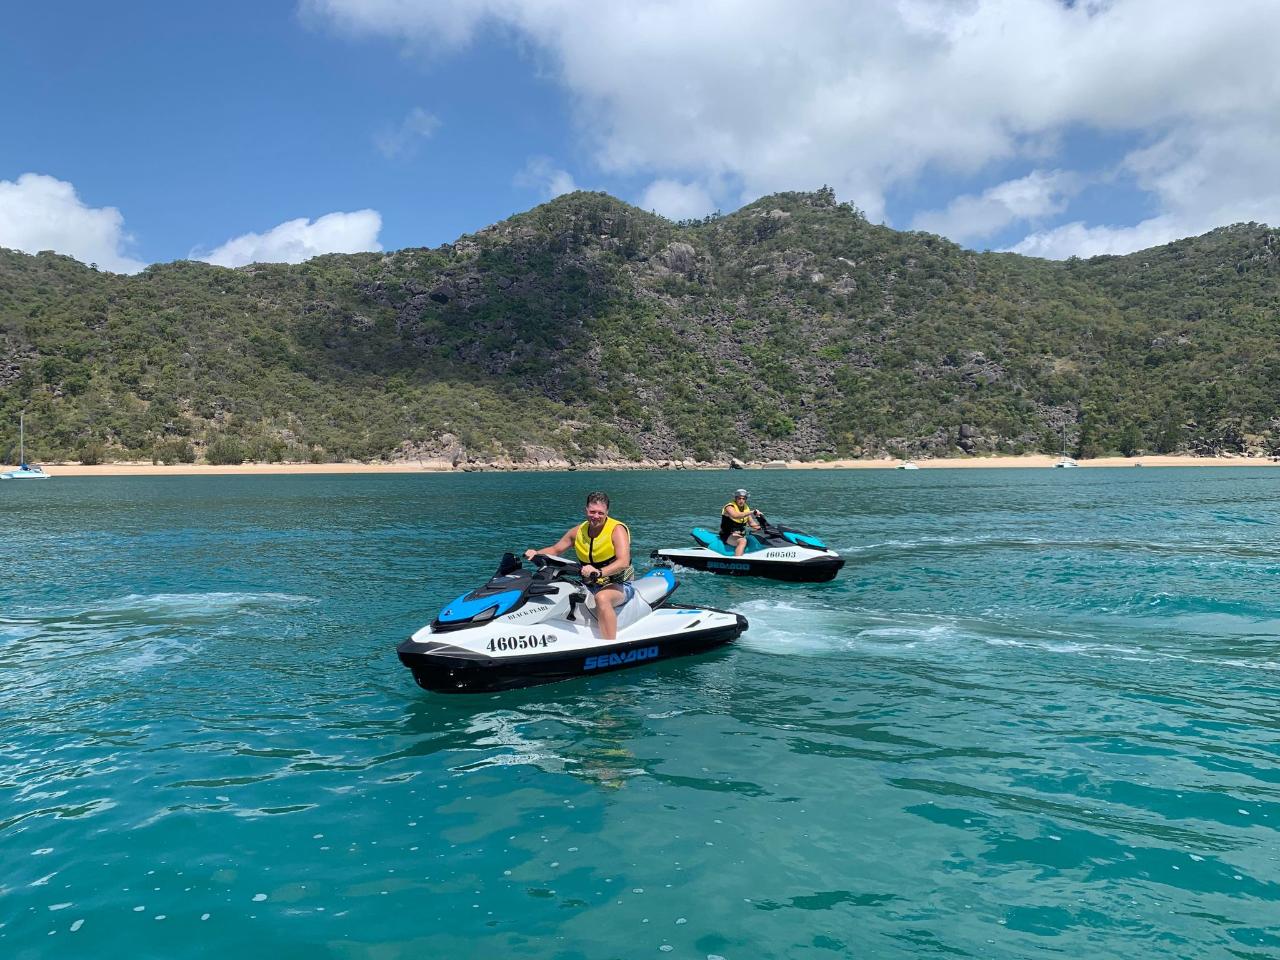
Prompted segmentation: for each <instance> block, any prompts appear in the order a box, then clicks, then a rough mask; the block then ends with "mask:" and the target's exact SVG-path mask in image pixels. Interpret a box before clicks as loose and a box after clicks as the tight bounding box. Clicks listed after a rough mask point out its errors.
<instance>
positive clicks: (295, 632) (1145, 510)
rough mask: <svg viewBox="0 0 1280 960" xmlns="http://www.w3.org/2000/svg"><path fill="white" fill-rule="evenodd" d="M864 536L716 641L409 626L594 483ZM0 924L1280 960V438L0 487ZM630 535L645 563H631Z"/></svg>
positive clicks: (149, 943)
mask: <svg viewBox="0 0 1280 960" xmlns="http://www.w3.org/2000/svg"><path fill="white" fill-rule="evenodd" d="M744 480H745V482H746V483H747V485H748V486H749V487H750V488H751V491H752V501H753V505H756V506H759V507H761V508H762V509H764V510H765V511H766V513H768V514H769V515H770V516H771V518H772V519H775V520H779V521H782V522H786V523H788V525H791V526H795V527H798V528H800V529H805V530H808V531H810V532H813V533H818V534H820V535H822V536H824V538H826V539H827V541H828V542H829V543H830V544H831V545H832V546H834V547H835V548H836V549H838V550H840V551H841V552H843V553H845V554H846V555H847V556H848V557H849V561H850V562H849V565H848V566H846V568H845V570H844V572H843V573H842V575H841V577H840V578H839V579H838V580H837V581H836V582H834V583H831V584H819V585H792V584H774V583H770V582H768V581H754V580H726V579H721V578H717V577H714V576H712V575H710V574H700V573H684V574H682V575H681V579H682V586H681V588H680V592H679V594H678V597H679V599H681V600H683V601H685V602H696V603H706V604H711V605H715V606H720V607H724V608H728V609H733V610H737V611H739V612H742V613H745V614H746V615H747V617H748V618H749V619H750V622H751V627H750V630H749V631H748V632H747V633H746V634H745V635H744V636H743V638H742V639H741V641H739V642H738V643H737V644H735V645H732V646H730V647H728V648H725V649H724V650H722V651H718V652H715V653H712V654H709V655H705V656H701V657H693V658H685V659H681V660H675V661H671V662H667V663H661V664H656V665H653V666H650V667H647V668H638V669H635V670H630V671H623V672H619V673H616V674H611V675H608V676H602V677H595V678H591V679H588V680H579V681H572V682H569V683H564V684H557V685H552V686H545V687H537V688H532V689H529V690H523V691H514V692H509V693H504V694H498V695H480V696H470V697H443V696H438V695H432V694H427V693H424V692H423V691H420V690H418V689H417V688H416V687H415V686H414V685H413V683H412V681H411V678H410V676H409V673H408V671H407V670H405V669H404V668H403V667H401V666H400V664H399V663H398V662H397V660H396V658H395V654H394V647H395V644H396V643H397V642H398V641H399V640H400V639H401V638H403V637H404V636H405V635H407V634H408V633H409V632H411V631H412V630H413V629H415V628H417V627H418V626H420V625H422V624H423V623H425V622H427V621H428V620H429V619H430V618H431V617H432V616H433V615H434V613H435V612H436V611H437V610H438V608H439V607H440V606H441V605H443V603H444V602H446V601H447V600H449V599H451V598H452V597H453V596H455V595H456V594H458V593H460V592H462V591H463V590H465V589H468V588H469V587H471V586H473V585H474V584H476V583H478V582H479V581H481V580H482V579H484V578H485V577H487V576H488V574H489V573H490V572H491V571H492V569H493V567H494V566H495V565H496V562H497V559H498V557H499V556H500V554H501V553H502V552H503V551H504V550H507V549H522V548H524V547H527V546H543V545H545V544H546V543H549V542H551V541H552V540H554V539H555V538H556V537H557V536H558V535H559V533H561V532H562V531H563V530H564V529H565V528H566V527H567V526H568V525H569V524H570V523H571V522H573V521H574V520H575V518H577V517H578V516H579V515H580V509H581V500H582V498H583V495H584V494H585V493H586V491H587V490H588V489H592V488H597V487H600V488H604V489H606V490H608V491H609V493H610V494H611V496H612V497H613V500H614V514H615V515H617V516H619V517H621V518H623V519H625V520H627V521H628V522H629V523H630V524H631V525H632V529H633V532H634V536H635V543H636V552H637V555H638V556H639V557H644V558H647V556H648V552H649V550H650V549H652V548H654V547H657V546H662V545H678V544H681V543H684V542H686V540H687V531H688V529H689V528H690V527H691V526H693V525H695V524H706V523H708V522H713V521H714V517H715V515H716V513H717V512H718V510H719V507H720V506H721V505H722V504H723V503H724V502H725V500H726V499H727V496H728V493H729V492H730V490H731V489H732V488H733V487H735V486H737V485H739V484H740V483H742V482H744ZM0 522H2V523H3V529H4V531H5V533H6V547H5V550H4V553H3V555H2V556H0V722H2V723H3V729H4V731H5V735H4V737H3V740H2V742H0V864H3V872H0V955H3V956H6V957H13V958H35V957H39V958H46V957H47V958H60V957H68V958H72V957H74V958H80V957H87V956H92V957H95V958H111V957H130V958H135V957H164V958H179V957H207V956H210V955H215V954H228V953H232V952H238V953H239V955H240V956H268V955H269V956H276V957H299V958H302V957H306V958H316V957H332V958H380V960H381V958H395V957H402V956H403V957H410V956H412V957H437V956H438V957H473V956H474V957H480V956H495V957H536V958H552V957H555V958H584V960H587V958H589V960H597V958H607V957H620V958H623V957H643V956H650V955H655V956H668V955H669V956H672V957H686V958H699V960H704V958H715V957H723V958H727V960H740V958H761V957H814V958H819V957H838V956H854V957H862V958H874V957H919V956H949V957H970V956H971V957H996V958H1021V957H1085V956H1091V957H1124V958H1127V957H1133V958H1150V957H1196V958H1202V957H1217V956H1221V957H1241V958H1261V957H1276V956H1278V955H1280V832H1278V828H1280V700H1278V695H1280V590H1278V589H1277V578H1278V577H1280V544H1278V543H1277V539H1276V538H1277V533H1278V532H1280V471H1274V470H1268V469H1255V468H1239V469H1230V470H1215V469H1190V470H1157V469H1146V470H1133V471H1119V470H1077V471H1053V470H990V471H987V470H982V471H960V470H946V471H933V470H922V471H919V472H915V473H901V472H893V471H851V472H840V473H827V472H823V473H818V472H793V473H788V472H785V471H776V472H758V473H757V472H751V473H747V474H742V473H733V474H730V473H727V472H726V473H694V474H683V473H658V474H608V475H601V474H595V475H592V474H524V475H475V474H472V475H463V476H452V475H448V476H372V477H279V478H263V477H255V478H222V477H216V478H158V479H133V478H120V479H83V480H81V479H68V478H60V479H57V480H55V481H54V482H52V483H47V484H17V483H14V484H4V485H0ZM642 566H643V565H642Z"/></svg>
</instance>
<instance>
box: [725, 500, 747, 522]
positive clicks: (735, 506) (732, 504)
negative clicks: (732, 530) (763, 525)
mask: <svg viewBox="0 0 1280 960" xmlns="http://www.w3.org/2000/svg"><path fill="white" fill-rule="evenodd" d="M730 507H733V509H735V510H737V509H738V503H737V501H736V500H730V501H729V502H728V503H726V504H725V505H724V506H723V507H721V508H720V516H722V517H724V519H726V520H728V521H729V522H730V523H736V524H737V525H738V526H740V527H745V526H746V525H747V523H748V522H750V520H751V508H750V507H747V515H746V516H745V517H743V518H742V519H741V520H739V519H738V518H737V517H731V516H730V515H729V514H727V513H725V511H726V510H728V509H729V508H730Z"/></svg>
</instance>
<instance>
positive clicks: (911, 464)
mask: <svg viewBox="0 0 1280 960" xmlns="http://www.w3.org/2000/svg"><path fill="white" fill-rule="evenodd" d="M897 469H898V470H919V469H920V464H918V463H916V462H915V461H914V460H903V461H902V462H901V463H900V464H898V466H897Z"/></svg>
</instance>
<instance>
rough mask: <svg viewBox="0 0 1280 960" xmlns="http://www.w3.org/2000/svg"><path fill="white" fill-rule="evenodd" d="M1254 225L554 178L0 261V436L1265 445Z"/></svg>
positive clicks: (1279, 262)
mask: <svg viewBox="0 0 1280 960" xmlns="http://www.w3.org/2000/svg"><path fill="white" fill-rule="evenodd" d="M1278 333H1280V231H1276V230H1272V229H1269V228H1267V227H1264V226H1260V225H1257V224H1243V225H1236V226H1232V227H1225V228H1222V229H1219V230H1215V231H1213V232H1212V233H1209V234H1206V235H1205V236H1202V237H1197V238H1193V239H1188V240H1181V241H1178V242H1177V243H1173V244H1169V245H1167V246H1164V247H1158V248H1154V249H1151V250H1145V251H1141V252H1139V253H1135V254H1132V255H1129V256H1125V257H1095V258H1093V259H1089V260H1074V259H1073V260H1070V261H1067V262H1054V261H1045V260H1037V259H1031V258H1026V257H1019V256H1016V255H1013V254H991V253H982V254H980V253H975V252H973V251H970V250H966V249H964V248H961V247H959V246H957V245H955V244H953V243H950V242H949V241H947V240H944V239H942V238H939V237H936V236H932V235H929V234H923V233H903V232H898V231H894V230H891V229H888V228H886V227H879V226H874V225H872V224H870V223H868V222H867V221H866V219H865V218H864V217H862V216H861V214H860V213H859V212H858V211H857V210H856V209H854V208H852V207H850V206H849V205H847V204H838V203H836V202H835V198H834V196H833V195H832V193H831V191H830V190H828V189H826V188H824V189H822V190H820V191H817V192H815V193H787V194H778V195H775V196H771V197H766V198H764V199H762V200H759V201H757V202H756V203H753V204H750V205H749V206H747V207H744V208H743V209H741V210H739V211H737V212H736V213H733V214H731V215H728V216H724V217H718V218H711V219H708V220H706V221H698V222H693V223H684V224H675V223H671V222H670V221H667V220H664V219H662V218H660V217H657V216H654V215H652V214H649V213H645V212H643V211H641V210H638V209H636V208H634V207H631V206H628V205H627V204H624V203H622V202H620V201H618V200H616V199H614V198H612V197H609V196H607V195H604V194H598V193H574V194H569V195H567V196H563V197H560V198H558V199H556V200H554V201H552V202H551V203H548V204H545V205H543V206H540V207H537V208H536V209H534V210H531V211H528V212H527V213H522V214H519V215H517V216H515V217H512V218H511V219H509V220H506V221H503V222H502V223H499V224H496V225H494V226H492V227H489V228H487V229H485V230H482V231H480V232H478V233H476V234H473V235H469V236H465V237H462V238H460V239H459V240H458V241H457V242H456V243H454V244H450V245H445V246H443V247H440V248H438V249H407V250H400V251H396V252H393V253H387V254H357V255H330V256H324V257H318V258H316V259H314V260H311V261H309V262H307V263H304V264H300V265H297V266H286V265H263V264H259V265H254V266H250V267H245V268H241V269H236V270H229V269H225V268H221V267H215V266H210V265H207V264H203V263H194V262H177V263H170V264H158V265H155V266H152V267H150V268H149V269H147V270H146V271H144V272H143V273H141V274H138V275H137V276H132V277H129V276H118V275H114V274H107V273H100V272H98V271H96V270H93V269H91V268H90V267H86V266H84V265H83V264H80V263H78V262H76V261H74V260H71V259H69V258H67V257H62V256H57V255H54V254H49V253H42V254H40V255H38V256H34V257H32V256H27V255H25V254H21V253H16V252H13V251H8V250H0V453H4V452H6V450H7V448H8V447H9V445H10V444H12V443H13V442H15V441H16V427H17V420H18V411H19V410H20V409H25V410H26V411H27V422H28V434H29V435H28V439H29V453H30V454H31V455H32V457H33V458H37V459H46V460H55V459H79V458H85V459H88V460H94V459H103V458H105V459H126V458H128V459H137V458H152V457H154V458H158V459H162V460H174V459H185V458H189V457H194V456H200V457H207V458H209V459H212V460H220V461H236V460H238V459H240V458H243V457H248V458H251V459H261V460H271V459H282V458H283V459H290V460H299V459H312V460H341V459H373V458H384V457H390V458H396V457H406V456H445V457H452V458H453V459H458V460H461V459H465V458H473V459H483V460H488V459H492V458H500V457H509V458H514V459H517V460H520V459H542V460H547V459H552V458H556V457H568V458H571V459H575V460H577V459H607V458H611V457H616V458H622V459H642V458H654V459H658V458H681V457H686V456H694V457H698V458H700V459H720V458H724V457H726V456H730V455H732V456H738V457H741V458H743V459H752V460H768V459H787V458H795V457H799V458H806V459H819V458H823V457H836V456H841V457H846V456H872V455H878V454H883V453H886V452H890V453H896V454H913V455H923V454H929V455H947V454H956V453H960V452H973V453H982V452H989V451H1000V452H1030V451H1037V450H1042V451H1046V452H1056V451H1058V450H1060V449H1061V446H1062V442H1063V441H1062V436H1063V435H1064V434H1065V436H1066V437H1067V439H1068V441H1069V444H1070V446H1071V448H1072V450H1073V451H1074V452H1075V453H1077V454H1079V455H1092V454H1098V453H1103V452H1109V451H1118V452H1123V453H1131V452H1135V451H1160V452H1170V451H1174V450H1183V449H1190V450H1195V451H1199V452H1214V451H1219V452H1220V451H1228V450H1236V451H1244V450H1252V451H1254V452H1270V451H1272V450H1273V449H1276V448H1280V350H1277V334H1278Z"/></svg>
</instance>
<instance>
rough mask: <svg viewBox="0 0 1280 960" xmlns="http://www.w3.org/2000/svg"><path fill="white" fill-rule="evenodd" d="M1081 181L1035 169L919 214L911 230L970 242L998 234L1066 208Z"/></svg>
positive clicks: (1074, 177)
mask: <svg viewBox="0 0 1280 960" xmlns="http://www.w3.org/2000/svg"><path fill="white" fill-rule="evenodd" d="M1078 185H1079V178H1078V177H1076V176H1074V175H1072V174H1069V173H1064V172H1063V171H1061V170H1053V171H1047V172H1046V171H1042V170H1036V171H1033V172H1032V173H1029V174H1028V175H1027V176H1025V177H1021V178H1020V179H1017V180H1006V181H1005V182H1004V183H999V184H996V185H995V186H994V187H990V188H988V189H987V190H984V191H983V192H982V193H981V194H979V195H973V194H964V195H963V196H959V197H956V198H955V199H954V200H952V201H951V202H950V203H949V204H947V206H946V208H945V209H943V210H933V211H925V212H921V213H918V214H916V216H915V218H914V220H913V221H912V224H911V225H912V227H914V228H915V229H916V230H928V231H930V232H932V233H940V234H942V235H943V236H947V237H950V238H951V239H952V240H957V241H959V242H961V243H969V242H972V241H974V240H979V239H981V238H983V237H989V236H991V235H992V234H995V233H998V232H999V231H1001V230H1003V229H1004V228H1005V227H1007V226H1009V225H1010V224H1013V223H1017V222H1021V221H1028V220H1039V219H1042V218H1044V217H1047V216H1049V215H1051V214H1055V213H1061V212H1062V211H1063V210H1065V209H1066V208H1067V199H1068V197H1069V196H1070V195H1071V194H1073V193H1075V192H1076V190H1077V189H1078Z"/></svg>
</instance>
